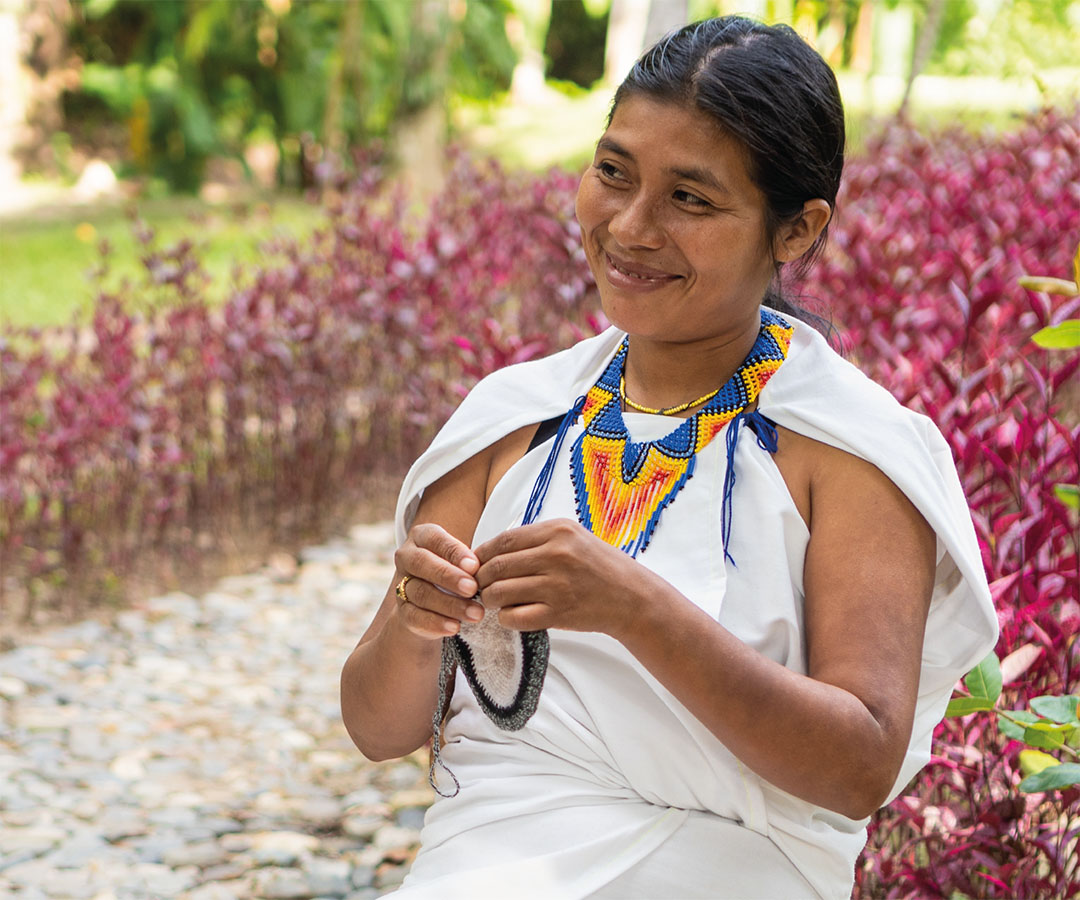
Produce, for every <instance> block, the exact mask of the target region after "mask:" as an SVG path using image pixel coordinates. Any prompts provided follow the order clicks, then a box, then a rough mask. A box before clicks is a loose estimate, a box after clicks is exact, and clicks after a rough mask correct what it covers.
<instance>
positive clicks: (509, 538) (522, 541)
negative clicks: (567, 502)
mask: <svg viewBox="0 0 1080 900" xmlns="http://www.w3.org/2000/svg"><path fill="white" fill-rule="evenodd" d="M580 527H581V526H580V525H579V524H578V523H577V522H575V521H573V520H572V519H551V520H550V521H547V522H534V523H533V524H532V525H522V526H520V527H518V528H510V529H508V530H507V531H504V532H502V533H501V534H497V535H495V537H493V538H492V539H491V540H489V541H484V543H482V544H481V545H480V546H479V547H477V548H476V550H475V551H473V552H474V553H475V554H476V557H477V559H479V560H480V563H481V565H483V564H484V563H486V562H487V561H488V560H489V559H492V558H494V557H496V556H499V555H501V554H503V553H513V552H514V551H516V550H527V549H528V548H530V547H538V546H540V545H541V544H544V543H547V541H549V540H550V539H551V538H552V537H553V536H555V535H557V534H559V533H561V532H563V531H570V530H573V529H577V528H580Z"/></svg>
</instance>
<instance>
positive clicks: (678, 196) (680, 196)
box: [672, 189, 712, 209]
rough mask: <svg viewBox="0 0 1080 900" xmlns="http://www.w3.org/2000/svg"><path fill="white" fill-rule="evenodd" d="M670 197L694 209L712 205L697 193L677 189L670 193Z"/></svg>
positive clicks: (706, 207)
mask: <svg viewBox="0 0 1080 900" xmlns="http://www.w3.org/2000/svg"><path fill="white" fill-rule="evenodd" d="M672 197H674V198H675V200H676V201H677V202H679V203H681V204H682V205H683V206H689V207H691V208H695V209H708V208H709V207H710V206H712V204H711V203H709V201H708V200H702V199H701V197H699V196H698V195H697V194H691V193H690V192H689V191H684V190H681V189H680V190H677V191H675V192H674V193H673V194H672Z"/></svg>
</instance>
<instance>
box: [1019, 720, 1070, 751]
mask: <svg viewBox="0 0 1080 900" xmlns="http://www.w3.org/2000/svg"><path fill="white" fill-rule="evenodd" d="M1070 731H1072V726H1070V725H1058V724H1057V723H1056V722H1035V723H1033V724H1031V725H1028V727H1027V728H1025V729H1024V743H1025V744H1028V745H1029V746H1031V747H1042V748H1043V749H1045V750H1057V749H1058V748H1059V747H1064V746H1065V737H1066V733H1067V732H1070Z"/></svg>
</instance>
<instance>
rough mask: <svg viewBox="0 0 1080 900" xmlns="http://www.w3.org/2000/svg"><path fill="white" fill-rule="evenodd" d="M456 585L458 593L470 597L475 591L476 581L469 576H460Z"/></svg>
mask: <svg viewBox="0 0 1080 900" xmlns="http://www.w3.org/2000/svg"><path fill="white" fill-rule="evenodd" d="M457 587H458V593H459V594H461V596H462V597H471V596H472V595H473V594H475V593H476V582H475V581H473V580H472V579H471V578H462V579H461V581H459V582H458V583H457Z"/></svg>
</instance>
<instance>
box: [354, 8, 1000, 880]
mask: <svg viewBox="0 0 1080 900" xmlns="http://www.w3.org/2000/svg"><path fill="white" fill-rule="evenodd" d="M843 143H844V132H843V110H842V108H841V106H840V101H839V96H838V94H837V91H836V82H835V79H834V78H833V76H832V73H831V72H830V71H829V69H828V67H827V66H826V65H825V63H824V62H823V61H822V60H821V58H820V57H819V56H818V55H817V54H816V53H815V52H814V51H813V50H811V49H810V48H809V47H808V46H807V45H806V44H805V43H804V42H803V41H802V40H801V39H799V38H798V37H797V36H796V35H795V33H794V32H792V31H791V30H790V29H787V28H784V27H782V26H778V27H767V26H764V25H760V24H757V23H754V22H751V21H749V20H746V19H742V18H738V17H726V18H720V19H712V20H709V21H706V22H702V23H698V24H695V25H691V26H687V27H686V28H684V29H681V30H679V31H677V32H674V33H672V34H671V35H669V36H668V37H666V38H665V39H663V40H662V41H661V42H660V43H659V44H657V45H656V46H655V47H654V48H652V49H651V50H650V51H649V52H647V53H646V54H645V56H644V57H643V58H642V59H641V60H640V61H639V62H638V63H637V65H636V66H635V67H634V69H633V71H632V72H631V73H630V75H629V76H628V77H627V79H626V81H625V82H624V84H623V85H622V86H621V87H620V89H619V91H618V92H617V93H616V96H615V101H614V104H613V109H612V113H611V116H610V119H609V122H608V127H607V129H606V131H605V132H604V134H603V136H602V137H601V138H600V140H599V142H598V144H597V149H596V155H595V158H594V160H593V165H592V166H591V167H590V169H589V170H588V171H587V172H586V173H585V175H584V176H583V178H582V181H581V186H580V189H579V193H578V200H577V215H578V219H579V222H580V224H581V229H582V235H583V242H584V247H585V252H586V255H587V258H588V261H589V264H590V266H591V268H592V270H593V273H594V275H595V277H596V281H597V284H598V286H599V291H600V297H601V302H602V304H603V307H604V311H605V313H606V314H607V316H608V318H609V319H610V320H611V322H612V323H613V324H612V328H611V329H610V330H609V331H607V332H605V333H604V334H602V335H599V336H598V337H596V338H593V339H590V340H586V341H583V342H581V343H580V344H578V345H577V346H575V347H573V348H571V349H570V350H568V351H565V352H564V353H561V354H557V355H556V356H553V357H550V358H548V359H544V360H538V361H535V362H530V363H525V364H523V365H520V366H513V367H510V368H508V369H504V370H503V371H501V372H497V373H495V374H494V375H492V376H491V377H489V378H488V379H485V380H484V381H483V382H481V383H480V384H479V385H478V386H477V387H476V389H475V390H474V391H473V392H472V393H471V394H470V395H469V397H468V398H466V400H465V401H464V402H463V403H462V405H461V407H460V408H459V409H458V411H457V412H456V413H455V414H454V416H453V417H452V418H451V419H450V421H449V422H448V423H447V425H446V427H445V428H444V429H443V431H442V432H441V433H440V434H439V435H438V436H437V437H436V439H435V441H434V442H433V443H432V445H431V447H430V448H429V449H428V450H427V451H426V452H425V454H424V455H423V456H422V457H421V458H420V459H419V460H418V461H417V463H416V464H415V465H414V466H413V468H412V470H411V471H410V473H409V475H408V476H407V478H406V480H405V483H404V485H403V487H402V490H401V495H400V500H399V506H398V522H397V525H398V539H399V543H400V548H399V550H398V553H397V556H396V563H397V569H398V571H397V573H396V576H395V580H394V584H393V585H391V587H390V589H389V590H388V591H387V597H386V600H385V602H384V604H383V606H382V608H381V609H380V611H379V613H378V615H377V616H376V618H375V620H374V622H373V623H372V625H371V627H370V628H369V629H368V631H367V633H366V634H365V635H364V636H363V637H362V638H361V639H360V642H359V644H358V645H357V648H356V649H355V650H354V652H353V653H352V655H351V656H350V658H349V660H348V661H347V662H346V664H345V668H344V671H343V673H342V710H343V715H344V719H345V723H346V725H347V727H348V728H349V731H350V734H351V735H352V736H353V739H354V740H355V742H356V744H357V746H358V747H359V748H360V749H361V750H362V751H363V752H364V753H365V754H367V755H368V756H370V757H372V758H374V759H382V758H388V757H393V756H399V755H403V754H405V753H409V752H412V751H413V750H415V749H416V748H417V747H419V746H421V745H422V744H423V743H424V742H425V740H426V739H427V737H428V735H429V734H431V731H432V729H433V730H434V743H433V761H432V781H433V785H435V787H436V790H437V791H438V792H439V793H440V795H442V799H440V800H439V801H437V802H436V803H435V805H434V806H433V807H432V808H431V810H430V811H429V813H428V816H427V818H426V820H425V827H424V831H423V833H422V836H421V843H422V846H421V850H420V853H419V855H418V856H417V858H416V861H415V863H414V865H413V869H412V872H411V873H410V875H409V877H408V878H407V880H406V882H405V887H404V888H403V890H402V891H401V896H403V897H405V896H407V897H410V898H414V897H432V898H435V897H438V898H446V897H463V898H464V897H470V898H473V897H478V896H480V897H487V896H527V897H559V898H580V897H587V896H589V897H611V898H634V897H716V896H739V897H783V898H797V897H819V896H823V897H847V896H848V895H849V894H850V891H851V884H852V876H853V871H852V867H853V864H854V861H855V858H856V856H857V855H858V853H859V850H860V849H861V847H862V844H863V843H864V841H865V830H864V826H865V818H866V817H867V816H869V815H870V814H871V813H872V812H873V811H874V810H875V809H877V808H878V807H879V806H880V805H881V804H883V803H884V802H886V801H887V800H889V799H890V798H891V797H893V796H895V794H896V793H897V792H898V791H899V789H900V788H901V787H903V785H904V784H905V783H906V782H907V781H908V780H909V779H910V778H911V776H912V775H913V774H914V773H915V772H916V771H917V770H918V769H919V768H920V767H921V766H922V765H923V764H924V763H925V762H926V760H927V758H928V751H929V744H930V736H931V733H932V731H933V729H934V726H935V724H936V723H937V722H938V721H939V720H940V718H941V715H942V713H943V712H944V709H945V705H946V703H947V701H948V698H949V695H950V693H951V690H952V686H953V684H954V683H955V682H956V679H957V678H958V676H959V675H960V674H962V673H963V672H964V671H966V670H967V669H968V668H969V667H970V666H971V665H973V664H974V663H975V662H977V661H978V660H979V659H981V658H982V656H983V655H984V654H985V653H986V651H987V650H988V649H989V648H990V647H991V646H992V645H993V643H994V640H995V638H996V633H997V632H996V619H995V617H994V613H993V609H992V606H991V603H990V597H989V591H988V589H987V586H986V582H985V578H984V576H983V572H982V565H981V560H980V556H979V552H978V548H977V545H976V543H975V537H974V532H973V529H972V526H971V520H970V516H969V513H968V510H967V506H966V503H965V500H964V497H963V495H962V493H961V489H960V485H959V482H958V479H957V477H956V472H955V469H954V468H953V465H952V461H951V459H950V457H949V452H948V448H947V446H946V445H945V443H944V441H943V440H942V438H941V435H940V434H939V433H938V432H937V431H936V429H935V428H934V427H933V425H932V424H931V423H930V422H929V421H928V420H926V419H924V418H922V417H919V416H917V415H915V414H913V413H911V412H909V411H908V410H906V409H904V408H902V407H900V406H899V405H898V404H897V403H896V402H895V401H894V400H893V399H892V398H891V397H890V396H889V395H888V394H887V393H886V392H885V391H884V390H882V389H881V388H879V387H878V386H876V385H874V384H872V383H870V382H869V381H868V380H867V379H866V378H865V377H864V376H863V375H861V373H859V372H858V371H857V370H855V369H854V368H853V367H852V366H850V365H848V364H847V363H846V362H844V361H843V360H842V359H840V358H839V357H838V356H837V355H836V354H835V353H833V351H832V350H831V349H830V348H829V346H828V344H827V342H826V341H825V340H824V339H823V338H822V337H821V336H820V335H819V334H817V332H815V331H814V330H813V328H811V327H809V326H808V325H807V324H805V323H804V322H802V321H800V313H799V311H798V310H797V309H796V308H795V307H793V306H791V305H790V304H788V303H787V302H786V301H785V300H784V299H783V296H782V282H783V273H784V270H785V267H786V266H788V265H790V264H795V265H803V264H806V263H807V262H808V261H809V260H811V259H812V258H813V256H814V254H815V253H816V252H817V251H818V250H819V249H820V247H821V245H822V242H823V240H824V235H825V232H826V229H827V226H828V222H829V219H830V217H831V215H832V210H833V207H834V204H835V198H836V192H837V189H838V187H839V181H840V173H841V169H842V165H843ZM747 431H749V432H750V433H749V434H747V433H746V432H747ZM721 437H722V438H723V439H722V440H721V439H720V438H721ZM740 437H741V439H740ZM455 671H456V674H455Z"/></svg>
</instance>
